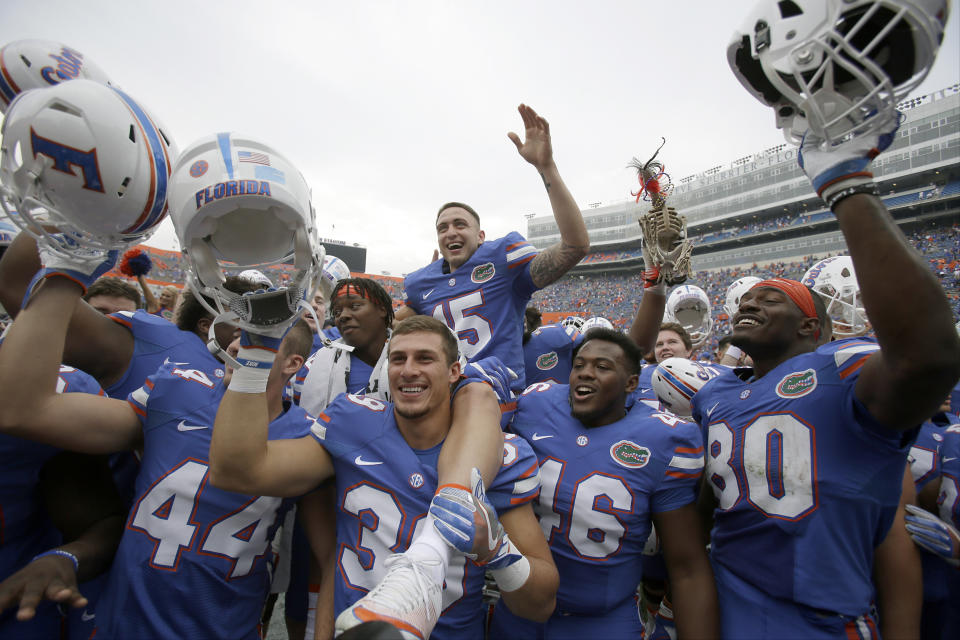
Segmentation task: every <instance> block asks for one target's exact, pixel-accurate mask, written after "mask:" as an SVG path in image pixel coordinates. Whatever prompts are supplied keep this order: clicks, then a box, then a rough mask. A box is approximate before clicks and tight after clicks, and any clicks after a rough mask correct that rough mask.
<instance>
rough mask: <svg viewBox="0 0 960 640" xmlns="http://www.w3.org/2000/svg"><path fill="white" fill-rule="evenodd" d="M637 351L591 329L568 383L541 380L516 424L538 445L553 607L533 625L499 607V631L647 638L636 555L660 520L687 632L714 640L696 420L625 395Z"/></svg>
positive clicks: (631, 385) (495, 630)
mask: <svg viewBox="0 0 960 640" xmlns="http://www.w3.org/2000/svg"><path fill="white" fill-rule="evenodd" d="M639 359H640V353H639V350H638V349H637V347H636V346H635V345H634V343H633V342H632V341H631V339H630V338H628V337H627V336H626V335H624V334H622V333H620V332H617V331H615V330H611V329H602V328H597V329H593V330H591V331H589V332H588V333H587V334H586V336H585V338H584V340H583V343H582V344H581V345H580V346H579V347H578V349H577V351H576V352H575V353H574V357H573V368H572V371H571V373H570V377H569V385H567V384H563V385H549V384H546V383H538V384H534V385H532V386H530V387H528V388H527V390H526V391H525V392H524V394H523V395H522V396H521V397H520V399H519V401H518V409H517V413H516V415H515V416H514V419H513V422H512V426H511V430H512V431H514V432H516V433H517V434H519V435H520V436H522V437H523V438H524V439H525V440H526V441H527V442H529V443H530V446H531V447H532V448H533V449H534V452H535V453H536V455H537V458H538V460H539V462H540V478H541V484H542V487H541V490H540V496H539V497H538V498H537V500H536V501H535V507H534V508H535V511H536V512H537V516H538V517H539V519H540V526H541V527H542V529H543V534H544V535H545V536H546V537H547V540H548V542H549V544H550V549H551V551H552V553H553V556H554V560H555V561H556V563H557V568H558V570H559V572H560V590H559V592H558V594H557V610H556V611H555V612H554V613H553V615H552V616H551V618H550V620H548V621H547V622H546V624H545V625H543V626H540V627H537V626H534V625H530V624H525V623H524V622H523V621H520V620H517V619H516V617H515V616H513V615H511V614H510V613H509V612H508V611H506V610H504V608H503V607H502V606H499V605H498V607H497V609H496V610H495V613H494V620H493V626H492V628H491V636H492V637H496V638H524V637H529V638H538V637H542V638H546V639H549V638H585V637H590V636H593V635H598V636H600V637H609V638H628V637H637V638H639V637H642V635H643V626H642V624H641V622H640V618H639V615H638V612H637V603H636V590H637V583H638V581H639V580H640V578H641V577H642V572H641V552H642V550H643V547H644V545H645V543H646V541H647V537H648V535H649V534H650V527H651V523H655V524H656V527H657V531H658V533H659V535H660V538H661V539H662V540H663V545H664V556H665V559H666V565H667V569H668V571H669V574H670V579H671V581H672V583H673V590H674V594H675V605H676V611H677V623H678V627H679V629H680V633H681V635H682V636H689V637H715V636H716V633H717V608H716V593H715V590H714V586H713V576H712V574H711V571H710V566H709V562H708V560H707V554H706V551H705V549H704V543H703V540H702V538H701V531H702V530H701V528H700V524H699V518H698V516H697V512H696V508H695V501H696V489H697V484H698V480H699V478H700V475H701V471H702V469H703V446H702V440H701V436H700V433H699V430H698V429H697V427H696V425H694V424H693V423H688V422H684V421H682V420H680V419H679V418H677V417H676V416H674V415H672V414H669V413H660V412H656V411H654V410H652V409H650V408H649V407H647V406H646V405H643V404H637V405H635V406H634V407H633V408H632V409H630V410H629V412H628V411H627V407H626V401H627V396H628V394H630V393H631V392H632V391H633V390H634V389H635V388H636V385H637V369H638V364H639Z"/></svg>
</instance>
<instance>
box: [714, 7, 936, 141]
mask: <svg viewBox="0 0 960 640" xmlns="http://www.w3.org/2000/svg"><path fill="white" fill-rule="evenodd" d="M948 5H949V0H761V1H760V2H759V4H757V6H756V7H755V8H754V9H753V11H752V12H751V14H750V16H749V18H748V20H747V22H746V24H745V25H744V27H743V28H742V29H741V30H740V31H738V32H736V33H734V35H733V38H732V41H731V42H730V44H729V45H728V47H727V61H728V62H729V64H730V68H731V69H732V70H733V73H734V75H735V76H737V79H738V80H739V81H740V83H741V84H742V85H743V86H744V87H746V89H747V90H748V91H749V92H750V93H751V94H752V95H753V96H754V97H756V98H757V99H758V100H760V102H762V103H763V104H765V105H767V106H770V107H773V109H774V112H775V117H776V122H777V127H778V128H781V129H783V130H784V135H785V137H786V138H787V140H788V141H790V142H795V143H798V142H799V141H800V140H801V139H802V137H803V134H804V132H805V131H806V129H807V128H808V127H809V129H810V130H811V131H813V132H814V133H815V134H816V135H818V136H820V137H821V138H823V139H825V140H826V141H827V142H829V143H831V144H835V143H837V142H839V141H840V140H842V139H843V138H844V137H845V136H847V135H849V134H859V133H864V132H867V131H878V130H880V128H881V127H884V126H885V125H887V124H888V123H889V122H890V120H891V119H892V118H895V117H896V105H897V101H899V100H900V99H902V98H904V97H906V95H907V94H908V93H909V92H910V91H912V90H913V89H915V88H916V87H917V86H918V85H919V84H920V82H921V81H922V80H923V79H924V78H925V77H926V75H927V73H928V72H929V71H930V68H931V67H932V66H933V62H934V59H935V58H936V55H937V51H938V49H939V48H940V43H941V41H942V39H943V28H944V25H945V24H946V22H947V15H948Z"/></svg>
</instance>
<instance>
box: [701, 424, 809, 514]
mask: <svg viewBox="0 0 960 640" xmlns="http://www.w3.org/2000/svg"><path fill="white" fill-rule="evenodd" d="M708 440H709V444H708V447H707V451H708V455H707V469H706V471H707V477H708V478H710V483H711V484H712V485H713V489H714V494H715V495H716V496H717V499H718V500H719V502H720V505H719V508H720V509H721V510H727V509H730V508H732V507H733V506H734V505H735V504H737V503H738V502H739V501H740V498H741V497H743V498H745V499H746V500H747V501H748V502H749V503H750V504H752V505H753V506H754V507H756V508H757V509H758V510H759V511H762V512H763V513H765V514H766V515H768V516H772V517H775V518H783V519H786V520H799V519H801V518H803V517H804V516H806V515H807V514H809V513H810V512H811V511H812V510H813V509H815V508H816V506H817V500H816V486H815V484H816V476H815V474H816V471H815V469H814V467H813V430H812V429H811V428H810V426H809V425H807V424H804V423H803V422H801V421H800V420H798V419H797V418H795V417H794V416H792V415H790V414H787V413H778V414H770V415H763V416H759V417H758V418H756V419H755V420H754V421H753V422H751V423H750V424H748V425H747V427H746V428H745V429H744V430H743V443H742V444H741V446H740V450H739V451H737V450H736V447H735V446H734V438H733V431H732V430H731V429H730V427H729V426H727V425H726V424H725V423H716V424H712V425H710V427H709V430H708ZM737 460H739V461H741V464H740V465H739V467H740V468H739V473H740V474H742V476H738V473H737V471H738V469H736V468H735V467H734V461H737ZM744 485H745V486H744Z"/></svg>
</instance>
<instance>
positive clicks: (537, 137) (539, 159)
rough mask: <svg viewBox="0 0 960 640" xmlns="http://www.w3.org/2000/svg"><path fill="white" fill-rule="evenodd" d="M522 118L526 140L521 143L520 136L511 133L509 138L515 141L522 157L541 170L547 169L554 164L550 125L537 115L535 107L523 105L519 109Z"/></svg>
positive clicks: (508, 135)
mask: <svg viewBox="0 0 960 640" xmlns="http://www.w3.org/2000/svg"><path fill="white" fill-rule="evenodd" d="M517 110H518V111H519V112H520V117H521V118H523V128H524V130H525V134H524V135H525V140H524V141H523V142H522V143H521V142H520V136H518V135H517V134H516V133H514V132H513V131H511V132H510V133H508V134H507V137H508V138H510V140H512V141H513V144H515V145H516V147H517V152H518V153H519V154H520V156H521V157H522V158H523V159H524V160H526V161H527V162H529V163H530V164H532V165H533V166H535V167H536V168H537V169H539V170H541V171H542V170H543V169H546V168H547V167H549V166H550V165H552V164H553V145H552V144H551V143H550V123H548V122H547V121H546V120H545V119H544V118H542V117H541V116H539V115H537V112H536V111H534V110H533V107H529V106H527V105H525V104H521V105H520V106H519V107H517Z"/></svg>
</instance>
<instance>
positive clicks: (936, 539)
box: [906, 504, 960, 567]
mask: <svg viewBox="0 0 960 640" xmlns="http://www.w3.org/2000/svg"><path fill="white" fill-rule="evenodd" d="M907 512H908V515H907V516H906V521H907V531H909V532H910V537H911V538H913V542H914V543H915V544H916V545H917V546H918V547H922V548H924V549H926V550H927V551H929V552H930V553H933V554H936V555H938V556H940V557H941V558H942V559H943V561H944V562H946V563H947V564H949V565H951V566H953V567H960V533H958V532H957V530H956V529H954V528H953V527H952V526H951V525H950V524H949V523H947V522H944V521H943V520H941V519H940V518H938V517H936V516H935V515H933V514H932V513H930V512H928V511H925V510H923V509H921V508H919V507H915V506H914V505H912V504H908V505H907Z"/></svg>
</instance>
